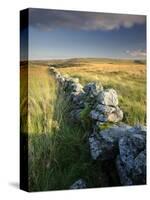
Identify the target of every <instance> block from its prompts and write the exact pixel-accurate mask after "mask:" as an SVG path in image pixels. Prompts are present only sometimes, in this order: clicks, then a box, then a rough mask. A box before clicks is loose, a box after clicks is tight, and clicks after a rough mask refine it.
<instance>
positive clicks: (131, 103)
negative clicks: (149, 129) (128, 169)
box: [20, 59, 146, 191]
mask: <svg viewBox="0 0 150 200" xmlns="http://www.w3.org/2000/svg"><path fill="white" fill-rule="evenodd" d="M51 62H52V61H51ZM51 62H49V61H47V62H46V63H44V62H41V61H40V62H30V67H29V70H27V68H26V67H25V66H24V67H21V93H20V96H21V102H20V109H21V116H20V117H21V132H22V134H23V133H25V134H28V167H29V180H28V182H29V190H30V191H45V190H57V189H68V188H69V187H70V185H71V184H72V183H74V181H76V180H78V179H79V178H83V179H85V180H86V181H87V183H88V187H102V186H103V187H104V186H107V185H108V182H109V184H110V185H111V183H110V182H111V181H112V180H113V184H112V185H114V184H116V185H117V184H118V182H117V180H116V179H115V178H114V172H113V171H111V170H110V169H109V170H108V172H109V173H107V176H108V174H109V175H110V176H111V177H110V178H108V179H109V180H108V179H107V178H106V177H107V176H106V174H105V172H104V171H106V167H105V166H102V165H101V164H100V163H99V164H97V163H95V162H93V161H92V159H91V157H90V153H89V146H88V142H87V138H88V133H87V132H86V129H85V128H84V126H82V127H81V126H79V125H78V124H73V123H71V122H70V120H69V116H68V113H69V112H70V110H69V109H70V106H71V105H69V102H66V101H65V100H64V97H63V94H62V93H61V92H60V91H59V89H58V87H57V84H56V82H55V80H54V78H53V76H52V75H51V74H49V71H48V67H47V64H50V63H51ZM61 62H62V63H63V67H62V68H61V65H60V64H59V62H58V61H57V62H56V63H55V64H59V70H60V71H61V73H65V74H66V73H68V74H69V75H71V76H73V77H79V79H80V81H81V83H82V84H86V83H87V82H90V81H100V82H102V84H103V85H104V87H105V88H107V87H113V88H115V89H116V90H117V92H118V94H119V100H120V107H121V108H122V109H123V111H124V113H125V115H124V122H127V123H129V124H135V123H142V124H145V123H146V119H145V118H146V117H145V116H146V100H145V99H146V86H145V85H146V75H145V74H146V70H145V65H144V64H137V63H131V62H129V61H128V62H127V63H124V62H118V61H114V60H113V61H112V60H111V61H109V63H107V62H108V60H103V61H102V60H101V61H99V60H94V59H93V60H92V61H91V60H90V59H88V60H87V59H79V60H78V59H77V60H76V59H75V60H70V61H69V67H67V61H65V62H63V61H61ZM73 62H75V64H74V65H73V66H75V67H71V65H72V63H73ZM77 63H80V65H79V66H78V67H77V66H76V65H77ZM64 65H65V67H64ZM128 65H129V66H128ZM104 66H105V67H104ZM27 76H28V80H27ZM27 87H28V94H27V89H26V88H27ZM27 95H28V98H27ZM89 111H90V108H89V107H88V106H87V107H86V108H85V109H84V110H83V112H82V113H81V118H82V120H83V121H84V122H85V123H89V120H88V119H87V116H88V113H89ZM27 122H28V126H27ZM85 127H86V125H85ZM103 128H106V127H103ZM103 168H105V170H103ZM110 168H111V166H110ZM112 169H113V167H112ZM110 171H111V172H110ZM110 180H111V181H110Z"/></svg>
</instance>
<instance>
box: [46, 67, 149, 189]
mask: <svg viewBox="0 0 150 200" xmlns="http://www.w3.org/2000/svg"><path fill="white" fill-rule="evenodd" d="M50 71H51V72H52V73H53V75H54V76H55V78H56V80H57V82H58V84H59V87H60V88H61V90H62V92H63V94H64V97H65V98H66V99H67V100H68V101H69V102H70V103H71V105H72V107H71V110H70V113H69V114H70V119H71V121H72V122H77V123H78V122H82V120H83V116H84V117H88V118H89V119H90V120H91V121H90V122H91V123H90V126H91V129H90V130H93V131H92V133H91V134H89V138H88V142H89V147H90V154H91V158H92V159H93V160H95V161H96V162H101V163H106V162H107V163H108V165H109V163H110V165H111V164H112V162H113V163H114V166H115V170H114V171H117V176H119V179H120V183H121V185H137V184H145V183H146V127H144V126H140V125H138V126H133V127H131V126H129V125H127V124H123V123H120V121H121V120H122V119H123V112H122V110H121V109H120V108H119V102H118V95H117V92H116V91H115V90H114V89H112V88H111V89H103V86H102V85H101V83H94V82H92V83H88V84H86V85H85V86H84V87H83V86H82V85H81V84H80V83H79V79H78V78H71V77H69V76H68V75H61V74H60V73H59V71H58V70H57V69H55V68H54V67H50ZM81 114H82V119H81ZM118 122H119V123H118ZM109 123H111V127H109V128H108V127H107V126H106V127H107V128H102V125H108V124H109ZM112 123H117V125H112ZM91 124H92V125H91ZM86 187H87V186H86V182H85V181H84V180H83V179H79V180H78V181H76V182H75V183H74V184H73V185H72V186H71V187H70V188H71V189H79V188H86Z"/></svg>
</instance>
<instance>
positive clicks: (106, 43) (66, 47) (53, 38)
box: [22, 9, 146, 59]
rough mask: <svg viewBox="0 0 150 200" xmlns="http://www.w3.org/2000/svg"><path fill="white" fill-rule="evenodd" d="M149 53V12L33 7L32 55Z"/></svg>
mask: <svg viewBox="0 0 150 200" xmlns="http://www.w3.org/2000/svg"><path fill="white" fill-rule="evenodd" d="M24 32H25V29H24ZM22 33H23V31H22ZM145 56H146V18H145V16H139V15H125V14H124V15H120V14H107V13H90V12H73V11H58V10H43V9H30V11H29V59H59V58H72V57H103V58H104V57H105V58H133V59H135V58H136V59H142V58H145Z"/></svg>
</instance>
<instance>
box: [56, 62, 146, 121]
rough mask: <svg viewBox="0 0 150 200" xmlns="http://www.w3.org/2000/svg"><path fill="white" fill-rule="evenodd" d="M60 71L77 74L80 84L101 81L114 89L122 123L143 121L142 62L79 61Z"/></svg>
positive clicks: (144, 72) (144, 103) (143, 84)
mask: <svg viewBox="0 0 150 200" xmlns="http://www.w3.org/2000/svg"><path fill="white" fill-rule="evenodd" d="M59 70H60V72H61V73H63V74H69V75H70V76H73V77H78V78H79V79H80V82H81V83H82V84H86V83H88V82H91V81H96V82H101V83H102V84H103V86H104V87H105V88H108V87H112V88H114V89H115V90H116V91H117V92H118V95H119V100H120V107H121V108H122V109H123V111H124V122H126V123H129V124H132V125H133V124H137V123H142V124H146V65H145V64H137V63H134V62H129V61H128V62H125V61H124V62H123V61H122V62H119V61H117V62H115V61H114V62H110V61H109V62H108V61H107V60H105V61H104V62H98V61H95V62H94V61H93V62H91V61H90V62H88V61H86V60H85V62H82V65H81V66H80V65H79V66H75V67H71V66H70V65H69V67H67V65H66V67H64V68H61V67H60V68H59Z"/></svg>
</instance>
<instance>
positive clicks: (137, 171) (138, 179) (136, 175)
mask: <svg viewBox="0 0 150 200" xmlns="http://www.w3.org/2000/svg"><path fill="white" fill-rule="evenodd" d="M132 179H133V181H134V183H135V184H146V150H144V151H141V152H140V153H139V154H138V156H137V157H136V158H135V160H134V168H133V172H132Z"/></svg>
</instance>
